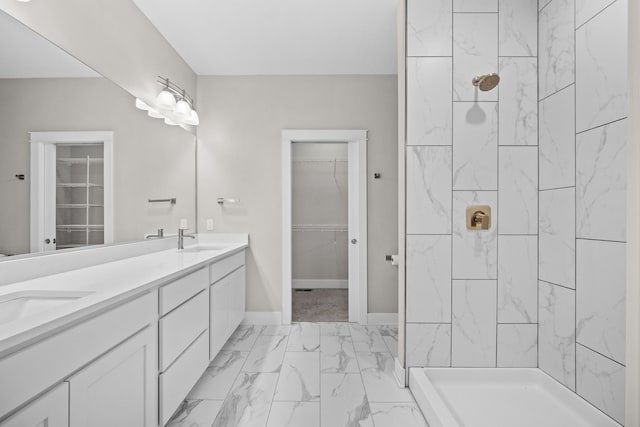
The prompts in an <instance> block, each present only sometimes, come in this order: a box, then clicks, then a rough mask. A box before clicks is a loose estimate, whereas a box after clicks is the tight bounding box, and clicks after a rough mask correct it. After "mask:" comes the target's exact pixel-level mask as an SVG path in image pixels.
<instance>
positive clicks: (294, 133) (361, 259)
mask: <svg viewBox="0 0 640 427" xmlns="http://www.w3.org/2000/svg"><path fill="white" fill-rule="evenodd" d="M294 142H344V143H347V146H348V152H349V163H348V183H349V184H348V185H349V236H348V239H349V241H351V240H352V239H356V241H357V244H356V245H355V246H354V247H352V248H351V249H354V248H355V250H353V251H352V250H349V321H350V322H358V323H360V324H366V323H367V131H366V130H288V129H285V130H283V131H282V324H283V325H288V324H290V323H291V289H292V264H291V257H292V254H293V252H292V244H291V241H292V240H291V239H292V233H291V226H292V218H291V209H292V201H291V145H292V144H293V143H294ZM352 254H353V255H354V256H352Z"/></svg>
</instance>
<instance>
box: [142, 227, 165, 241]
mask: <svg viewBox="0 0 640 427" xmlns="http://www.w3.org/2000/svg"><path fill="white" fill-rule="evenodd" d="M163 237H164V229H162V228H158V234H149V235H147V237H146V239H156V238H157V239H162V238H163Z"/></svg>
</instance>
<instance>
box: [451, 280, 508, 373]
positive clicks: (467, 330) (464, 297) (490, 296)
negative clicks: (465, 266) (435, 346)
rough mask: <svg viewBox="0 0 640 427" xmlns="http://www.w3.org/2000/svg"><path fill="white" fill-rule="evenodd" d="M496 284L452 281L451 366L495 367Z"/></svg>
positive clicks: (486, 281)
mask: <svg viewBox="0 0 640 427" xmlns="http://www.w3.org/2000/svg"><path fill="white" fill-rule="evenodd" d="M496 286H497V284H496V281H495V280H454V281H453V284H452V288H453V313H452V317H453V323H452V334H451V339H452V354H451V365H452V366H454V367H494V366H496V339H497V337H496V324H497V319H496Z"/></svg>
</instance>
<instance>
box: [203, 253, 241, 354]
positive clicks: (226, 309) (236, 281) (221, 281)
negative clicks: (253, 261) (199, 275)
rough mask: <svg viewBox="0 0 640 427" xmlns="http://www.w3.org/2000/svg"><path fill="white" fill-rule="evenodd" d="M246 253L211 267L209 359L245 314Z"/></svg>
mask: <svg viewBox="0 0 640 427" xmlns="http://www.w3.org/2000/svg"><path fill="white" fill-rule="evenodd" d="M244 265H245V252H244V251H242V252H238V253H236V254H234V255H231V256H230V257H228V258H225V259H223V260H220V261H219V262H217V263H215V264H213V265H212V266H211V283H212V284H211V286H210V291H209V298H210V303H209V305H210V307H211V317H210V324H209V334H210V335H209V343H210V344H209V357H210V358H211V359H212V360H213V358H214V357H215V356H216V354H218V352H219V351H220V350H221V349H222V346H224V343H225V342H227V340H228V339H229V337H230V336H231V334H232V333H233V331H234V330H235V329H236V328H237V327H238V325H239V324H240V323H241V322H242V319H244V315H245V292H246V291H245V288H246V284H245V276H246V275H245V266H244Z"/></svg>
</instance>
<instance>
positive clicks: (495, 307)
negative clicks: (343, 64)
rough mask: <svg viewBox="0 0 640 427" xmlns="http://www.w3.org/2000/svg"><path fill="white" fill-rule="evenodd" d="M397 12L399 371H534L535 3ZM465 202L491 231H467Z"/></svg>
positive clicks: (490, 2) (428, 5)
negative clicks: (402, 300) (402, 166)
mask: <svg viewBox="0 0 640 427" xmlns="http://www.w3.org/2000/svg"><path fill="white" fill-rule="evenodd" d="M407 8H408V10H407V11H408V22H407V23H408V25H407V37H408V38H407V158H406V162H407V163H406V166H407V252H406V253H407V306H406V307H407V312H406V315H407V337H406V343H407V352H406V354H407V365H408V366H409V367H411V366H445V367H448V366H453V367H475V366H487V367H496V366H499V367H535V366H537V365H538V344H537V339H538V333H537V331H538V302H537V300H538V276H537V273H538V272H537V270H538V103H537V101H538V88H537V81H538V71H537V63H538V61H537V55H538V52H537V48H538V36H537V20H538V4H537V2H536V1H535V0H408V4H407ZM496 72H498V73H500V76H501V78H502V80H501V82H500V85H499V86H498V88H496V89H494V90H492V91H489V92H480V91H478V90H477V89H476V88H475V87H474V86H473V85H472V84H471V80H472V78H473V77H474V76H476V75H481V74H487V73H496ZM472 204H487V205H490V206H491V208H492V215H493V218H492V227H491V229H490V230H488V231H468V230H467V228H466V226H465V210H466V207H467V206H469V205H472Z"/></svg>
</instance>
